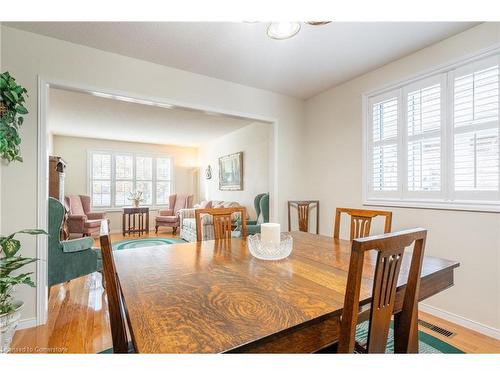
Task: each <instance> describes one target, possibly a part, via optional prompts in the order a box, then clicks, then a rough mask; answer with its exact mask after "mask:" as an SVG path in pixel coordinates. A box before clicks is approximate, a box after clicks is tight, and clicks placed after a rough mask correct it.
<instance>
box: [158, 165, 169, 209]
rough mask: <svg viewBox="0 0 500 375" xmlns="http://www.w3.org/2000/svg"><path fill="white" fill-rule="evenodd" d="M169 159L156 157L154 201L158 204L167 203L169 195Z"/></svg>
mask: <svg viewBox="0 0 500 375" xmlns="http://www.w3.org/2000/svg"><path fill="white" fill-rule="evenodd" d="M170 168H171V166H170V159H169V158H158V159H156V202H157V203H158V204H168V197H169V196H170V185H171V177H170V176H171V175H170Z"/></svg>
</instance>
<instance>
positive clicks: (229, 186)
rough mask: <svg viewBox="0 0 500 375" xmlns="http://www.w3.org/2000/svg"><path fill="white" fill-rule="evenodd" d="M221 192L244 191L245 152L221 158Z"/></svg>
mask: <svg viewBox="0 0 500 375" xmlns="http://www.w3.org/2000/svg"><path fill="white" fill-rule="evenodd" d="M219 190H243V152H237V153H235V154H231V155H226V156H222V157H220V158H219Z"/></svg>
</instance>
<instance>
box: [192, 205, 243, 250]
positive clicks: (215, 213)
mask: <svg viewBox="0 0 500 375" xmlns="http://www.w3.org/2000/svg"><path fill="white" fill-rule="evenodd" d="M235 213H239V214H240V220H241V237H242V238H246V236H247V210H246V208H245V207H228V208H203V209H196V210H195V211H194V215H195V220H196V240H197V241H198V242H199V241H201V240H202V230H203V229H202V224H201V215H203V214H208V215H211V216H212V218H213V225H214V239H215V240H223V239H231V233H232V231H231V229H232V224H233V220H232V216H233V214H235Z"/></svg>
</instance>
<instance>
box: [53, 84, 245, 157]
mask: <svg viewBox="0 0 500 375" xmlns="http://www.w3.org/2000/svg"><path fill="white" fill-rule="evenodd" d="M49 103H50V105H49V114H48V130H49V132H51V133H52V134H58V135H68V136H73V137H86V138H99V139H112V140H117V141H128V142H143V143H154V144H169V145H177V146H190V147H198V146H200V145H201V144H203V143H204V142H207V141H210V140H212V139H215V138H218V137H220V136H222V135H224V134H227V133H230V132H233V131H235V130H237V129H239V128H242V127H244V126H247V125H250V124H252V123H254V122H255V121H253V120H249V119H239V118H232V117H227V116H224V115H218V114H214V113H210V114H209V113H206V112H203V111H198V110H189V109H178V108H175V109H167V108H161V107H155V106H151V105H145V104H138V103H131V102H125V101H121V100H116V99H109V98H102V97H97V96H92V95H90V94H86V93H80V92H73V91H66V90H60V89H54V88H51V89H50V92H49Z"/></svg>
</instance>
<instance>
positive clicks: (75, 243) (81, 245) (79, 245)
mask: <svg viewBox="0 0 500 375" xmlns="http://www.w3.org/2000/svg"><path fill="white" fill-rule="evenodd" d="M61 244H62V248H63V252H65V253H74V252H77V251H84V250H90V249H92V245H93V244H94V240H93V239H92V238H90V237H84V238H77V239H74V240H67V241H61Z"/></svg>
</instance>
